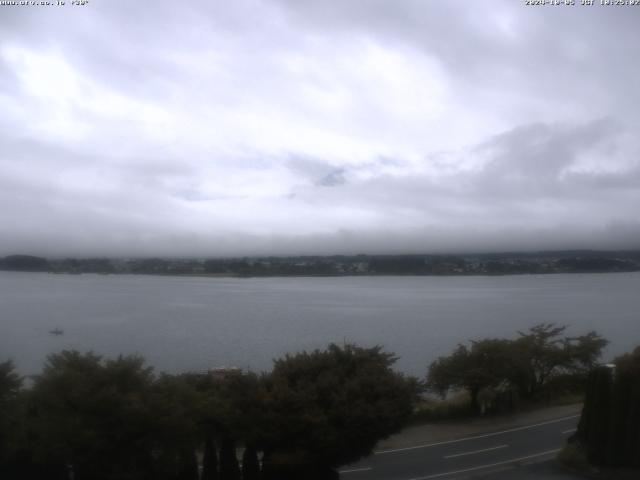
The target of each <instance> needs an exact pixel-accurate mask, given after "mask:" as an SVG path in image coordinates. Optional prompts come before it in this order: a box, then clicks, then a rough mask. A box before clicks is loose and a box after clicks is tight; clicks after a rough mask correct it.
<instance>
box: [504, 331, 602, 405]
mask: <svg viewBox="0 0 640 480" xmlns="http://www.w3.org/2000/svg"><path fill="white" fill-rule="evenodd" d="M566 329H567V327H566V326H557V325H555V324H553V323H543V324H539V325H536V326H534V327H532V328H530V329H529V331H527V332H518V334H519V335H520V337H519V338H518V339H517V340H515V341H514V343H513V347H514V355H513V362H514V364H515V366H516V367H517V368H516V369H515V375H514V376H513V377H512V378H511V381H512V383H514V384H515V385H517V387H518V390H519V392H520V394H521V395H522V396H524V397H526V398H532V397H534V396H535V395H536V394H537V393H538V392H539V391H540V390H541V389H542V388H543V387H544V386H545V385H546V383H547V382H548V381H549V380H550V379H551V378H552V377H554V376H555V375H559V374H563V373H565V374H566V373H570V374H582V375H583V376H585V377H586V374H587V373H588V371H589V370H590V369H591V368H592V367H593V366H594V365H595V364H596V361H597V360H598V358H599V357H600V355H601V353H602V349H603V348H604V347H605V346H606V345H607V343H608V342H607V340H605V339H603V338H602V337H600V336H599V335H598V334H597V333H595V332H589V333H587V334H586V335H583V336H579V337H562V334H563V333H564V332H565V330H566Z"/></svg>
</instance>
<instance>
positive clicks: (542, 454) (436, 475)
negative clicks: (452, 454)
mask: <svg viewBox="0 0 640 480" xmlns="http://www.w3.org/2000/svg"><path fill="white" fill-rule="evenodd" d="M560 450H561V449H560V448H556V449H555V450H548V451H546V452H540V453H534V454H533V455H527V456H526V457H519V458H514V459H511V460H505V461H504V462H496V463H488V464H486V465H479V466H477V467H471V468H465V469H464V470H454V471H451V472H443V473H436V474H435V475H427V476H426V477H416V478H412V479H410V480H429V479H431V478H440V477H446V476H448V475H457V474H459V473H467V472H473V471H475V470H482V469H483V468H492V467H499V466H500V465H508V464H510V463H516V462H521V461H523V460H529V459H531V458H536V457H542V456H545V455H551V454H552V453H558V452H559V451H560Z"/></svg>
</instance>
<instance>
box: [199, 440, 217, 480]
mask: <svg viewBox="0 0 640 480" xmlns="http://www.w3.org/2000/svg"><path fill="white" fill-rule="evenodd" d="M218 478H219V477H218V455H217V453H216V441H215V439H214V438H213V435H212V434H211V433H210V432H207V434H206V436H205V440H204V457H203V458H202V480H218Z"/></svg>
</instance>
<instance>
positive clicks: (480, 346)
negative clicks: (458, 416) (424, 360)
mask: <svg viewBox="0 0 640 480" xmlns="http://www.w3.org/2000/svg"><path fill="white" fill-rule="evenodd" d="M511 347H512V344H511V342H509V341H508V340H501V339H486V340H480V341H474V342H471V346H470V347H467V346H466V345H462V344H460V345H458V347H457V348H456V349H455V350H454V351H453V353H452V354H451V355H449V356H445V357H440V358H438V359H437V360H436V361H434V362H433V363H431V365H430V366H429V372H428V374H427V386H428V387H429V388H430V389H431V390H433V391H436V392H437V393H439V394H440V395H442V396H445V395H446V394H447V393H448V392H449V391H451V390H456V389H462V390H466V391H467V392H468V393H469V399H470V409H471V411H472V412H473V413H477V412H479V411H480V405H479V403H478V395H479V393H480V391H481V390H482V389H485V388H490V387H497V386H499V385H500V384H502V383H503V382H505V381H506V380H507V379H508V378H509V377H510V376H511V375H513V371H512V365H513V364H512V348H511Z"/></svg>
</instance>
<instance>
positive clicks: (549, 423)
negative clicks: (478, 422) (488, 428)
mask: <svg viewBox="0 0 640 480" xmlns="http://www.w3.org/2000/svg"><path fill="white" fill-rule="evenodd" d="M579 416H580V415H571V416H569V417H562V418H557V419H555V420H549V421H547V422H541V423H536V424H534V425H526V426H524V427H516V428H510V429H509V430H502V431H501V432H493V433H485V434H482V435H475V436H473V437H465V438H458V439H456V440H446V441H444V442H435V443H427V444H424V445H416V446H413V447H404V448H393V449H391V450H379V451H377V452H373V454H374V455H384V454H386V453H396V452H405V451H407V450H417V449H419V448H429V447H436V446H438V445H449V444H452V443H458V442H466V441H468V440H477V439H478V438H487V437H495V436H496V435H503V434H505V433H511V432H519V431H520V430H527V429H529V428H536V427H542V426H544V425H551V424H553V423H560V422H564V421H565V420H570V419H572V418H578V417H579Z"/></svg>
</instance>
